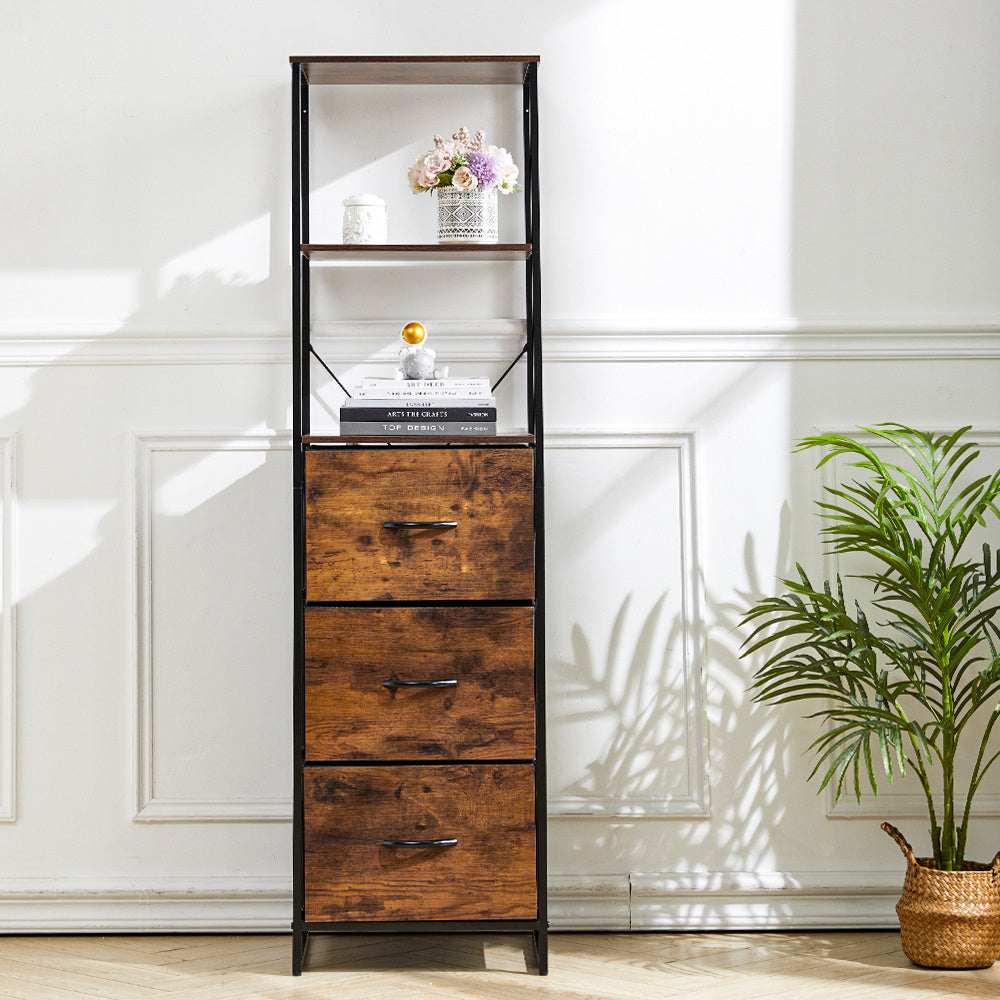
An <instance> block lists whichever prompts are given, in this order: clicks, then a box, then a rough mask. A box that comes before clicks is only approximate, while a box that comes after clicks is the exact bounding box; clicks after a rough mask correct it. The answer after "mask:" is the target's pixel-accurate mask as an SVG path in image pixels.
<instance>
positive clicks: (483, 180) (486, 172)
mask: <svg viewBox="0 0 1000 1000" xmlns="http://www.w3.org/2000/svg"><path fill="white" fill-rule="evenodd" d="M469 170H471V171H472V173H473V174H475V177H476V180H477V181H478V182H479V186H480V187H495V186H496V185H497V184H499V183H500V180H501V178H502V177H503V171H502V170H501V168H500V161H499V160H498V159H497V158H496V157H495V156H494V155H493V154H492V153H487V152H486V151H485V150H481V151H480V152H477V153H470V154H469Z"/></svg>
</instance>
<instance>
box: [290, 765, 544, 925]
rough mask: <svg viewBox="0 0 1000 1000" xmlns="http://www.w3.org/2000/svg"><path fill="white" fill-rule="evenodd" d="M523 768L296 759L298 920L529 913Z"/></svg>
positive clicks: (529, 771) (528, 796) (528, 809)
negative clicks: (300, 795) (301, 883)
mask: <svg viewBox="0 0 1000 1000" xmlns="http://www.w3.org/2000/svg"><path fill="white" fill-rule="evenodd" d="M533 771H534V768H533V766H532V765H531V764H503V765H501V764H470V765H467V766H466V765H455V764H444V765H436V766H435V765H370V766H337V765H333V766H327V765H324V766H315V767H307V768H306V769H305V786H304V799H305V889H306V892H305V898H306V914H305V918H306V920H307V921H320V922H322V921H334V920H480V919H507V920H521V919H534V918H535V917H536V916H537V896H536V890H535V831H534V806H533V797H534V775H533ZM401 841H402V842H415V843H410V844H409V845H407V844H405V843H404V844H399V843H398V842H401ZM436 841H441V842H443V843H441V844H438V845H435V844H434V842H436ZM393 842H396V843H395V844H394V843H393Z"/></svg>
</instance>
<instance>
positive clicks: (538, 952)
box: [531, 927, 549, 976]
mask: <svg viewBox="0 0 1000 1000" xmlns="http://www.w3.org/2000/svg"><path fill="white" fill-rule="evenodd" d="M531 936H532V938H533V939H534V942H535V956H536V957H537V959H538V974H539V975H540V976H547V975H548V974H549V931H548V928H547V927H539V928H538V930H537V931H532V932H531Z"/></svg>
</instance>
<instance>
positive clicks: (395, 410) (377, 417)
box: [340, 406, 497, 423]
mask: <svg viewBox="0 0 1000 1000" xmlns="http://www.w3.org/2000/svg"><path fill="white" fill-rule="evenodd" d="M496 418H497V408H496V407H495V406H414V407H406V406H342V407H341V408H340V419H341V420H368V421H371V420H374V421H381V422H383V423H387V422H396V423H398V422H400V421H414V420H423V421H428V420H435V421H442V420H443V421H456V420H460V421H463V422H465V423H485V422H486V421H495V420H496Z"/></svg>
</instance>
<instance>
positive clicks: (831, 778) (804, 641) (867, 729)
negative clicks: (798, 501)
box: [742, 423, 1000, 867]
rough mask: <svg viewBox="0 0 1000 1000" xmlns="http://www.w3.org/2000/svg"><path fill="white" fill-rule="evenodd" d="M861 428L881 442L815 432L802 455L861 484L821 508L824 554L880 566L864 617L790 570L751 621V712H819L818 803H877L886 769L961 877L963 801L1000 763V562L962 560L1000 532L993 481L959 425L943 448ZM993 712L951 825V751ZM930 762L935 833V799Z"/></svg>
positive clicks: (916, 435) (868, 580) (866, 580)
mask: <svg viewBox="0 0 1000 1000" xmlns="http://www.w3.org/2000/svg"><path fill="white" fill-rule="evenodd" d="M860 430H861V431H863V432H864V433H865V434H867V435H869V436H870V437H873V438H874V439H875V443H874V444H868V443H866V442H865V441H864V440H859V439H857V438H855V437H853V436H851V435H847V434H821V435H815V436H812V437H807V438H804V439H803V440H802V441H800V442H799V444H798V446H797V448H796V451H802V450H806V449H820V450H821V455H820V458H819V460H818V462H817V468H819V467H822V466H824V465H826V464H827V463H829V462H832V461H834V460H838V459H839V460H842V461H843V463H844V464H845V465H846V467H848V468H851V469H855V470H858V472H859V473H860V475H859V478H857V479H856V480H855V481H852V482H850V483H846V484H837V485H832V486H827V487H825V488H824V496H823V498H822V499H821V500H819V501H818V502H817V509H818V514H819V517H820V519H821V522H822V526H821V529H820V536H821V538H822V540H823V542H824V545H825V547H826V549H827V551H828V552H830V553H831V554H834V555H848V554H851V553H859V554H862V555H864V556H865V557H866V558H868V559H869V560H874V562H875V564H876V568H875V569H874V570H872V571H869V572H866V573H860V574H857V575H855V576H853V577H851V578H850V579H851V582H852V585H853V586H854V587H855V589H857V588H862V589H863V590H864V593H863V596H864V599H865V607H862V605H861V603H860V602H859V600H849V599H848V598H847V597H846V596H845V586H844V582H843V580H842V579H841V578H840V577H839V576H838V577H836V578H835V580H834V581H832V582H831V581H824V582H823V583H822V584H821V585H820V586H814V585H813V583H812V582H811V581H810V579H809V576H808V574H807V573H806V571H805V570H804V569H803V568H802V567H801V566H798V565H797V566H796V570H797V578H796V579H789V580H783V581H782V586H783V588H784V590H783V592H782V593H781V594H779V595H776V596H772V597H764V598H762V599H761V600H759V601H758V602H757V603H756V604H755V605H754V606H753V607H751V608H750V609H748V611H747V612H746V614H745V615H744V617H743V625H744V626H745V627H746V628H747V630H748V634H747V637H746V640H745V642H744V645H743V651H742V655H743V656H744V657H756V658H758V659H759V660H760V662H759V665H758V666H757V667H756V670H755V674H754V681H753V683H752V685H751V689H750V690H751V694H752V696H753V698H754V699H755V700H756V701H759V702H766V703H769V704H792V703H797V702H819V703H820V705H821V707H820V708H818V709H817V710H816V711H814V712H813V713H811V715H810V716H808V717H810V718H814V719H816V720H818V722H819V723H820V724H821V726H822V729H821V733H820V735H819V736H818V737H817V739H816V740H814V741H813V743H812V744H811V745H810V748H809V749H810V751H811V752H812V753H813V754H814V755H815V758H816V760H815V766H814V768H813V771H812V773H811V774H810V778H815V779H817V780H818V781H819V787H820V790H823V789H825V788H827V787H830V788H831V789H832V791H833V794H834V797H835V798H839V797H840V796H841V795H842V794H843V793H844V791H845V789H847V788H850V789H851V790H852V791H853V793H854V794H855V795H856V796H859V797H860V795H861V794H862V791H863V789H864V788H865V787H868V788H870V789H871V791H872V792H873V793H875V794H877V793H878V780H877V774H878V770H879V769H881V772H882V774H884V775H885V777H886V778H887V779H888V780H889V781H890V782H892V781H893V780H894V778H895V777H896V776H897V775H903V774H905V773H907V769H909V770H911V771H912V772H913V773H915V774H916V777H917V780H918V781H919V782H920V784H921V787H922V789H923V791H924V795H925V798H926V801H927V807H928V812H929V818H930V825H931V830H932V836H933V840H934V853H935V860H936V862H937V863H938V865H939V866H941V867H957V866H960V865H961V862H962V852H963V850H964V844H965V839H966V834H967V826H968V819H969V808H970V805H971V801H972V797H973V796H974V795H975V793H976V791H977V789H978V788H979V787H980V785H981V783H982V780H983V776H984V775H985V773H986V772H987V771H988V770H989V769H990V768H991V767H992V765H993V764H994V763H995V762H996V761H997V760H998V759H1000V751H998V752H997V753H992V754H991V753H990V752H988V750H987V742H988V740H989V739H990V737H991V735H992V732H993V729H994V726H995V724H996V723H997V721H998V720H1000V624H998V621H997V619H998V617H1000V549H994V548H991V547H990V545H989V544H988V543H987V544H986V545H984V546H983V553H982V557H981V558H976V559H971V558H970V557H969V556H968V554H967V553H966V551H965V550H966V546H967V543H968V542H969V539H970V537H971V535H972V533H973V532H974V531H975V530H976V529H977V528H982V527H984V526H989V527H992V528H994V529H995V527H996V525H997V522H998V521H1000V470H997V471H994V472H993V473H992V474H990V475H978V476H977V475H975V474H974V473H973V465H974V463H975V462H976V460H977V459H978V458H979V456H980V452H979V448H978V446H977V445H976V444H974V443H973V442H972V441H970V440H967V439H966V434H967V432H968V431H969V430H970V428H968V427H963V428H961V429H959V430H957V431H954V432H952V433H947V434H934V433H929V432H925V431H920V430H915V429H913V428H910V427H907V426H905V425H903V424H898V423H889V424H879V425H876V426H875V427H862V428H860ZM886 446H889V447H888V448H887V447H886ZM880 452H883V453H884V454H880ZM864 588H867V589H864ZM866 609H867V610H866ZM873 616H874V617H873ZM987 709H989V710H990V715H989V719H988V721H987V724H986V730H985V733H984V735H983V737H982V741H981V745H980V747H979V752H978V758H977V762H976V765H975V768H974V769H973V772H972V779H971V782H970V787H969V792H968V795H967V797H966V801H965V803H964V810H963V815H962V818H961V819H959V817H958V816H957V814H956V810H955V801H954V799H955V790H954V782H955V776H954V772H955V755H956V753H957V749H958V742H959V737H960V736H962V735H963V733H964V732H965V730H966V727H967V726H968V724H969V722H970V720H971V719H973V717H978V716H979V713H981V712H983V711H985V710H987ZM911 716H912V717H911ZM936 764H940V765H941V769H940V776H939V780H940V781H941V782H942V786H943V791H944V807H943V814H942V822H941V823H939V822H938V819H937V816H936V812H935V804H934V798H933V795H932V788H931V777H932V771H931V768H933V767H935V765H936ZM876 765H877V766H876Z"/></svg>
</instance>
